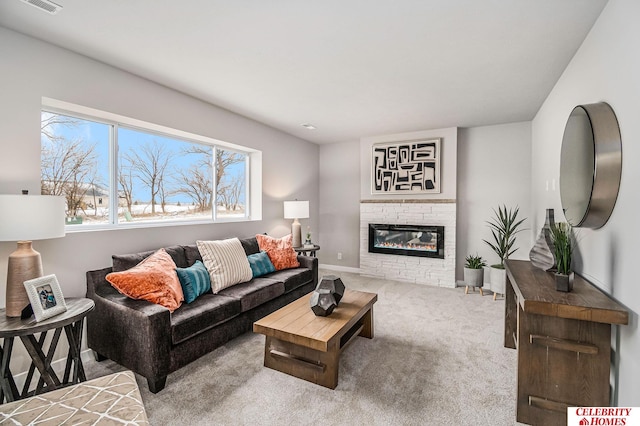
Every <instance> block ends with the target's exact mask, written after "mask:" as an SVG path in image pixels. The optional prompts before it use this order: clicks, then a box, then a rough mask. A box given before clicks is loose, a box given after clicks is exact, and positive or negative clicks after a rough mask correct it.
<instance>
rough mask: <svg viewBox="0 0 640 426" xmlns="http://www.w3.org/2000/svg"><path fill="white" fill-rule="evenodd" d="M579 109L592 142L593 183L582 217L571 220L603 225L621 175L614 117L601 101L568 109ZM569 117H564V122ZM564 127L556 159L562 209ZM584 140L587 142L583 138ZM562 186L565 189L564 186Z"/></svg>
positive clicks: (618, 132)
mask: <svg viewBox="0 0 640 426" xmlns="http://www.w3.org/2000/svg"><path fill="white" fill-rule="evenodd" d="M579 109H581V110H583V111H584V112H585V113H586V115H587V117H588V118H589V121H590V124H591V131H592V134H593V144H594V147H593V148H594V149H593V152H594V157H595V158H594V162H593V164H594V166H593V183H592V186H591V194H590V197H589V203H588V205H587V207H586V211H585V212H584V214H583V216H582V219H581V220H580V221H579V222H578V223H572V224H571V225H572V226H574V227H583V228H592V229H597V228H601V227H602V226H604V224H605V223H607V221H608V220H609V217H610V216H611V213H612V212H613V208H614V206H615V204H616V200H617V198H618V190H619V189H620V178H621V175H622V140H621V137H620V128H619V126H618V120H617V118H616V115H615V113H614V112H613V109H612V108H611V106H610V105H609V104H607V103H605V102H598V103H594V104H585V105H578V106H576V107H575V108H574V109H573V110H572V111H571V114H572V115H573V114H574V112H576V110H579ZM570 119H571V115H570V116H569V120H567V126H568V124H569V121H570ZM566 136H567V127H565V134H564V135H563V138H562V139H563V140H562V155H561V159H560V198H561V200H562V207H563V210H567V209H568V208H569V206H566V205H565V203H566V199H567V198H568V196H567V194H565V196H563V187H562V170H563V163H565V164H566V161H567V159H566V158H563V157H565V156H566V155H569V154H567V153H568V151H569V150H568V148H567V145H568V141H567V140H566ZM586 143H591V142H590V141H586ZM565 190H566V189H565Z"/></svg>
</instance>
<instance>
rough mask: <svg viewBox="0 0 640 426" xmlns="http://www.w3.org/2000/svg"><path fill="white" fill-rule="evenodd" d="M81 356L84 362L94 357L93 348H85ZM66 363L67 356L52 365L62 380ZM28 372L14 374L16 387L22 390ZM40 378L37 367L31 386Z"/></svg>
mask: <svg viewBox="0 0 640 426" xmlns="http://www.w3.org/2000/svg"><path fill="white" fill-rule="evenodd" d="M80 357H81V358H82V363H83V364H84V363H86V362H88V361H90V360H93V359H94V357H93V352H92V351H91V349H85V350H83V351H82V352H80ZM27 359H29V358H27ZM66 364H67V357H64V358H60V359H57V360H55V361H53V362H51V367H52V368H53V371H55V372H56V376H58V378H59V379H60V380H62V376H63V375H64V368H65V366H66ZM27 373H28V371H23V372H22V373H18V374H14V375H13V380H15V382H16V387H17V388H18V390H20V392H22V388H23V387H24V381H25V379H26V378H27ZM39 378H40V373H39V372H38V369H37V368H36V371H35V372H34V374H33V379H31V386H34V383H38V379H39Z"/></svg>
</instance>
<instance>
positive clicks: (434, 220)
mask: <svg viewBox="0 0 640 426" xmlns="http://www.w3.org/2000/svg"><path fill="white" fill-rule="evenodd" d="M370 223H382V224H400V225H441V226H444V227H445V231H444V234H445V240H444V259H434V258H429V257H412V256H399V255H389V254H379V253H369V248H368V241H369V224H370ZM360 273H361V275H365V276H373V277H377V278H385V279H389V280H397V281H407V282H412V283H416V284H425V285H433V286H438V287H451V288H453V287H455V286H456V278H455V276H456V202H455V200H362V201H361V202H360Z"/></svg>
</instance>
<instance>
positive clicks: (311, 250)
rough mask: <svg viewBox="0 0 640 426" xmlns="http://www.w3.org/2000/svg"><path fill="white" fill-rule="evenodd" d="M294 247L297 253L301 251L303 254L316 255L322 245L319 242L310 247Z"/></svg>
mask: <svg viewBox="0 0 640 426" xmlns="http://www.w3.org/2000/svg"><path fill="white" fill-rule="evenodd" d="M293 249H294V250H295V251H296V253H299V254H301V255H303V256H311V257H316V252H317V251H318V250H320V246H319V245H317V244H314V245H313V247H309V248H307V247H304V246H302V247H294V248H293Z"/></svg>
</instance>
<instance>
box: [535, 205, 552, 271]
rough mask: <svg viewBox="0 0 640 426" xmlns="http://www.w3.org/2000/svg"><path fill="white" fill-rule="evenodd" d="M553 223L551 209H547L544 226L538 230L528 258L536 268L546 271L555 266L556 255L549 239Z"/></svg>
mask: <svg viewBox="0 0 640 426" xmlns="http://www.w3.org/2000/svg"><path fill="white" fill-rule="evenodd" d="M554 225H555V221H554V218H553V209H547V217H546V219H545V221H544V226H543V227H542V229H541V230H540V234H539V235H538V239H537V240H536V243H535V244H534V245H533V248H532V249H531V251H530V252H529V259H530V260H531V263H532V264H533V266H535V267H536V268H540V269H542V270H543V271H548V270H550V269H553V267H554V266H556V256H555V250H554V246H553V240H552V239H551V227H552V226H554Z"/></svg>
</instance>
